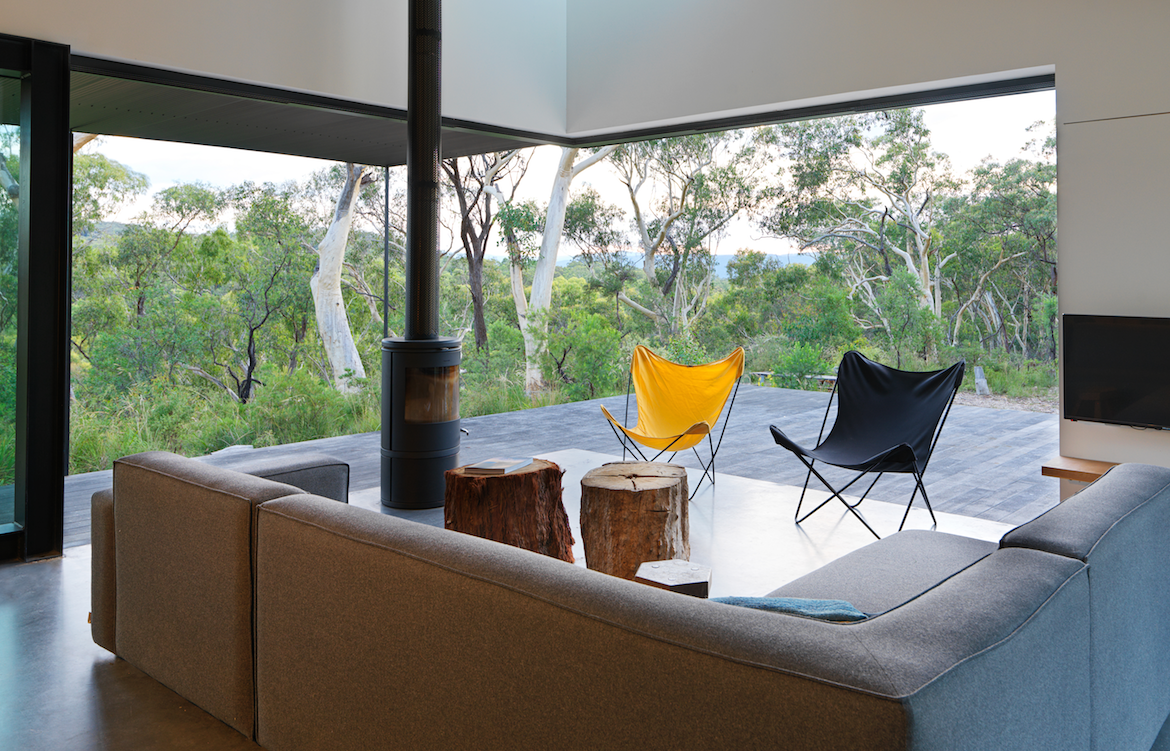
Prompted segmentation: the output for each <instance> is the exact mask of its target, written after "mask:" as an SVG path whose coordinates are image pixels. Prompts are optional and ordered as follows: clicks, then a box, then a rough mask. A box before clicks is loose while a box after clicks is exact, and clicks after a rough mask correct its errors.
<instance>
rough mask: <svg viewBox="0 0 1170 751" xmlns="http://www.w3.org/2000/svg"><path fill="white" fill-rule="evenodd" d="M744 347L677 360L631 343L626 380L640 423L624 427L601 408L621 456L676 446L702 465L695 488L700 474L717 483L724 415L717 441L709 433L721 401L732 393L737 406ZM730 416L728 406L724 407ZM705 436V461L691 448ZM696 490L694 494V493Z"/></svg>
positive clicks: (697, 486) (675, 449)
mask: <svg viewBox="0 0 1170 751" xmlns="http://www.w3.org/2000/svg"><path fill="white" fill-rule="evenodd" d="M743 361H744V354H743V347H737V348H736V349H735V351H734V352H732V353H731V354H730V355H728V356H727V357H725V358H723V359H722V360H717V361H716V362H710V363H707V364H706V365H679V364H678V363H675V362H671V361H670V360H667V359H666V358H664V357H659V356H658V355H656V354H654V353H653V352H651V351H650V350H649V349H647V348H645V347H643V346H641V345H639V346H637V347H635V348H634V357H633V360H632V361H631V362H630V384H631V386H632V387H633V391H634V397H635V398H636V400H637V403H638V422H637V423H636V424H635V425H634V427H632V428H627V427H625V426H624V425H622V423H620V422H618V421H617V419H616V418H615V417H614V416H613V415H612V414H610V412H609V410H608V409H606V408H605V405H604V404H603V405H601V411H602V412H604V413H605V416H606V417H607V418H608V419H609V422H610V427H611V428H612V429H613V432H614V435H615V436H617V439H618V440H619V441H620V442H621V444H622V458H623V459H624V458H625V457H626V451H629V452H631V453H632V454H634V455H635V456H638V457H639V458H641V459H642V461H655V460H656V459H658V457H660V456H662V455H663V454H664V453H666V452H667V451H670V452H672V453H671V455H670V458H671V459H673V458H674V455H675V454H676V453H678V452H679V451H685V450H687V449H692V450H694V452H695V457H696V458H698V460H699V464H700V465H702V466H703V477H700V478H699V482H698V483H696V484H695V490H696V491H697V490H698V488H699V485H700V484H702V482H703V478H704V477H707V478H710V480H711V482H712V483H714V482H715V454H716V453H718V451H719V446H720V445H721V444H722V443H723V433H724V431H726V430H727V417H725V418H724V419H723V429H722V430H721V431H720V432H719V442H718V443H716V442H715V440H714V439H713V438H712V433H713V432H714V428H715V423H716V422H717V421H718V420H719V414H720V413H721V412H722V411H723V405H724V404H726V403H727V398H728V396H730V397H731V405H732V406H735V394H736V393H737V392H738V391H739V379H740V377H741V376H742V375H743ZM727 415H728V417H730V415H731V407H728V409H727ZM629 418H630V388H629V387H627V388H626V416H625V419H626V421H628V420H629ZM704 436H706V438H707V445H708V446H709V447H710V449H711V459H710V460H709V461H707V462H704V461H703V458H702V457H701V456H699V452H698V449H697V448H695V447H696V446H698V445H699V443H701V442H702V440H703V437H704ZM638 444H641V445H642V446H645V447H647V448H649V449H653V450H657V451H658V453H657V454H655V455H654V457H653V458H651V459H647V458H646V454H645V453H643V452H642V450H641V449H640V448H639V447H638ZM693 495H694V494H693V493H692V496H693Z"/></svg>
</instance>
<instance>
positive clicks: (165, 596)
mask: <svg viewBox="0 0 1170 751" xmlns="http://www.w3.org/2000/svg"><path fill="white" fill-rule="evenodd" d="M299 493H301V491H300V490H299V489H298V488H295V487H293V486H291V485H284V484H281V483H277V482H272V481H269V480H265V479H263V478H259V477H253V476H251V475H245V474H240V473H237V472H232V471H231V470H226V469H220V468H218V467H211V466H208V465H206V464H203V463H201V462H197V461H194V460H193V459H187V458H185V457H182V456H177V455H175V454H170V453H167V452H163V451H154V452H149V453H145V454H135V455H133V456H128V457H125V458H122V459H119V460H117V461H116V462H114V504H113V514H114V528H115V537H116V548H115V562H116V566H117V587H116V593H115V602H116V614H115V628H116V631H115V640H116V645H117V654H118V655H119V656H121V657H123V658H124V659H125V660H126V661H127V662H129V663H130V664H132V665H134V666H135V667H137V668H139V669H140V670H142V671H143V672H145V673H146V674H148V675H150V676H151V677H153V678H155V679H156V680H158V681H159V682H160V683H162V684H163V685H165V686H167V687H169V688H171V689H173V690H174V691H175V692H177V693H178V694H180V695H181V696H184V697H186V698H187V699H189V700H190V701H192V702H193V703H195V704H197V705H198V706H200V707H202V708H203V709H205V710H206V711H208V712H209V713H211V714H212V715H214V716H215V717H218V718H219V719H221V720H223V721H224V722H226V723H227V724H228V725H231V726H232V727H234V728H235V729H236V730H239V731H240V732H241V733H243V734H245V735H247V736H249V737H250V736H251V735H252V732H253V728H254V697H255V693H254V683H253V673H252V669H253V665H252V660H253V645H252V598H253V590H252V564H253V560H252V533H253V514H254V510H255V508H256V506H258V505H259V504H260V503H262V502H264V501H266V500H270V499H273V498H280V497H283V496H288V495H294V494H299Z"/></svg>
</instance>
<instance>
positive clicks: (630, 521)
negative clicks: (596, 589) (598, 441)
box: [581, 462, 691, 579]
mask: <svg viewBox="0 0 1170 751" xmlns="http://www.w3.org/2000/svg"><path fill="white" fill-rule="evenodd" d="M687 497H688V493H687V472H686V470H685V469H683V468H682V467H680V466H678V465H675V464H662V463H660V462H612V463H610V464H605V465H602V466H601V467H598V468H597V469H591V470H589V472H587V473H586V474H585V476H584V477H583V478H581V537H582V539H583V541H584V543H585V565H587V566H588V567H589V568H591V569H593V570H595V571H601V572H604V573H607V574H611V575H612V576H620V577H622V578H623V579H633V578H634V575H635V574H636V573H637V572H638V565H639V564H640V563H642V562H643V561H665V560H670V559H672V558H683V559H689V558H690V557H691V542H690V523H689V521H688V518H687Z"/></svg>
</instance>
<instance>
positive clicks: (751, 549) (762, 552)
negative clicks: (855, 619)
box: [0, 449, 1009, 751]
mask: <svg viewBox="0 0 1170 751" xmlns="http://www.w3.org/2000/svg"><path fill="white" fill-rule="evenodd" d="M539 456H540V457H541V458H546V459H550V460H552V461H555V462H556V463H557V464H559V465H560V466H561V468H562V469H564V470H565V475H564V480H563V487H564V496H563V502H564V504H565V507H566V512H567V513H568V515H569V519H570V522H571V525H572V527H573V534H574V538H575V539H576V540H577V545H576V547H575V548H574V554H575V555H576V557H577V559H578V562H579V564H580V565H583V564H584V550H583V546H582V544H581V542H580V540H581V534H580V524H579V517H580V482H581V477H582V476H583V475H584V474H585V472H587V471H588V470H589V469H591V468H593V467H597V466H601V464H604V463H605V462H607V461H612V460H614V459H617V458H619V457H615V456H613V455H610V454H605V453H601V452H594V451H585V450H579V449H569V450H562V451H551V452H546V453H541V454H539ZM689 480H690V482H692V483H693V482H695V481H697V480H698V474H697V473H696V472H695V471H694V470H691V471H690V472H689ZM799 493H800V489H799V488H798V487H791V486H782V485H777V484H774V483H769V482H765V481H762V480H754V479H751V478H742V477H736V476H733V475H723V474H720V475H718V476H717V478H716V484H715V485H714V486H711V485H710V484H709V483H704V485H703V487H702V488H701V489H700V490H699V492H698V493H697V494H696V495H695V498H694V499H693V501H692V502H691V504H690V506H689V513H690V524H691V559H692V560H694V561H699V562H702V563H704V564H706V565H709V566H711V567H712V569H713V573H712V581H711V594H712V596H720V595H729V594H739V595H758V594H764V593H766V592H768V591H770V590H771V589H774V588H775V587H778V586H780V585H781V584H784V583H785V582H787V581H790V580H792V579H795V578H797V577H799V576H801V575H803V574H804V573H807V572H808V571H811V570H813V569H815V568H817V567H819V566H821V565H823V564H824V563H827V562H829V561H831V560H834V559H835V558H838V557H840V556H842V555H844V554H846V553H848V552H850V551H852V550H855V549H857V548H859V547H861V546H863V545H866V544H868V543H870V542H872V541H873V539H874V538H873V536H872V535H871V534H870V533H869V532H868V531H866V529H865V528H864V527H863V526H862V525H861V524H860V522H858V521H857V520H856V519H854V518H853V517H852V516H851V515H849V514H848V513H847V512H845V511H844V509H843V507H842V506H841V505H840V504H839V503H835V504H831V505H829V506H826V507H825V508H824V509H822V510H821V511H819V512H817V513H816V514H815V515H814V516H813V517H812V518H810V519H809V520H808V521H807V522H805V523H804V524H803V525H801V526H799V527H798V526H796V525H795V524H794V523H793V512H794V510H795V507H796V501H797V497H798V496H799ZM821 497H823V495H822V496H821ZM351 502H352V503H353V504H354V505H358V506H364V507H366V508H369V509H371V510H374V511H377V512H379V513H388V514H392V515H395V516H400V517H404V518H409V519H413V520H415V521H419V522H422V523H427V524H432V525H435V526H441V525H442V523H443V521H442V520H443V514H442V509H441V508H439V509H426V510H420V511H400V510H394V511H391V510H389V509H383V508H382V506H381V502H380V494H379V492H378V489H377V488H376V487H375V488H367V489H366V490H363V491H356V492H354V493H353V494H352V495H351ZM903 508H904V507H901V506H897V505H894V504H889V503H884V502H881V501H872V500H867V501H866V502H865V503H864V504H863V505H862V507H861V510H862V512H863V514H864V516H865V518H866V519H867V520H868V521H869V522H870V523H871V524H872V525H873V526H874V527H875V528H876V529H877V530H878V531H879V532H880V533H882V534H889V533H892V532H893V531H894V530H895V529H896V528H897V526H898V523H899V521H900V519H901V515H902V510H903ZM930 526H931V523H930V517H929V515H928V514H927V513H926V512H925V511H920V510H915V511H913V512H912V513H911V514H910V519H909V521H908V522H907V527H908V528H914V529H924V528H929V527H930ZM1008 526H1009V525H1006V524H1002V523H999V522H995V521H989V520H984V519H974V518H969V517H963V516H958V515H954V514H944V513H939V514H938V529H940V530H942V531H945V532H951V533H955V534H965V535H969V536H973V537H979V538H981V539H987V540H997V539H999V537H1000V536H1001V535H1002V534H1003V532H1004V531H1006V529H1007V528H1008ZM89 571H90V546H88V545H81V546H75V547H71V548H68V549H67V550H66V553H65V556H64V557H62V558H56V559H51V560H47V561H41V562H35V563H8V564H0V595H2V597H0V686H2V687H3V688H2V689H0V749H5V750H6V749H22V750H24V751H91V750H98V749H101V750H105V751H123V750H125V751H131V750H133V751H147V750H155V749H157V750H159V751H170V750H172V749H225V750H227V751H231V750H232V749H256V748H259V747H258V746H257V745H256V744H254V743H252V742H251V741H249V740H247V739H246V738H244V737H243V736H241V735H240V734H239V733H237V732H236V731H235V730H233V729H231V728H229V727H228V726H227V725H224V724H223V723H221V722H219V721H218V720H216V719H214V718H213V717H211V716H210V715H208V714H206V713H205V712H203V711H202V710H201V709H199V708H198V707H196V706H194V705H192V704H191V703H190V702H188V701H186V700H185V699H183V698H182V697H180V696H178V695H177V694H175V693H174V692H172V691H170V690H169V689H167V688H165V687H163V686H162V685H161V684H159V683H157V682H155V681H154V680H153V679H151V678H150V677H148V676H146V675H144V674H143V673H142V672H141V671H139V670H137V669H136V668H133V667H131V666H130V665H128V664H127V663H126V662H125V661H123V660H120V659H117V658H115V657H114V656H113V655H112V654H110V653H109V652H107V651H105V650H104V649H102V648H101V647H98V646H97V645H96V644H94V643H93V641H92V639H91V638H90V630H89V625H88V623H87V616H88V613H89V606H90V580H89ZM679 596H680V597H681V596H683V595H679Z"/></svg>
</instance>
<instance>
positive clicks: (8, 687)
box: [0, 545, 260, 751]
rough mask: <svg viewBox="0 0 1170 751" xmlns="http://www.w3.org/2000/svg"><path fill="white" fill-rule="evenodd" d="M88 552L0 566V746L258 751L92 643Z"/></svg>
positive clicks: (50, 750)
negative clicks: (89, 621) (238, 750)
mask: <svg viewBox="0 0 1170 751" xmlns="http://www.w3.org/2000/svg"><path fill="white" fill-rule="evenodd" d="M89 563H90V547H89V546H88V545H83V546H79V547H73V548H69V549H68V550H67V551H66V553H65V556H64V557H61V558H54V559H50V560H46V561H38V562H35V563H9V564H3V565H0V686H2V687H3V688H0V749H12V750H13V751H15V750H16V749H21V750H22V751H97V750H99V749H109V750H111V751H114V750H117V751H122V750H125V751H130V750H131V749H142V750H144V751H145V750H147V749H150V750H155V749H157V750H158V751H171V749H176V750H177V749H223V751H233V750H234V749H258V748H260V747H259V746H257V745H256V744H255V743H252V742H251V741H249V740H248V739H247V738H244V736H242V735H240V734H239V733H238V732H236V731H235V730H233V729H232V728H230V727H228V726H227V725H225V724H223V723H222V722H220V721H219V720H217V719H215V718H214V717H212V716H211V715H209V714H207V713H206V712H204V711H203V710H202V709H200V708H199V707H196V706H195V705H194V704H192V703H191V702H189V701H187V700H186V699H184V698H182V697H181V696H179V695H178V694H176V693H175V692H173V691H171V690H170V689H168V688H166V687H164V686H163V685H162V684H160V683H158V682H157V681H155V680H154V679H153V678H151V677H149V676H147V675H146V674H144V673H143V672H142V671H140V670H138V669H137V668H134V667H131V666H130V665H129V664H127V663H126V662H125V661H124V660H120V659H118V658H116V657H114V655H112V654H110V653H109V652H107V651H106V650H104V649H102V648H101V647H99V646H98V645H96V644H94V643H93V639H92V638H91V637H90V630H89V624H88V622H87V621H88V616H89V602H90V599H89V596H90V593H89Z"/></svg>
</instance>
